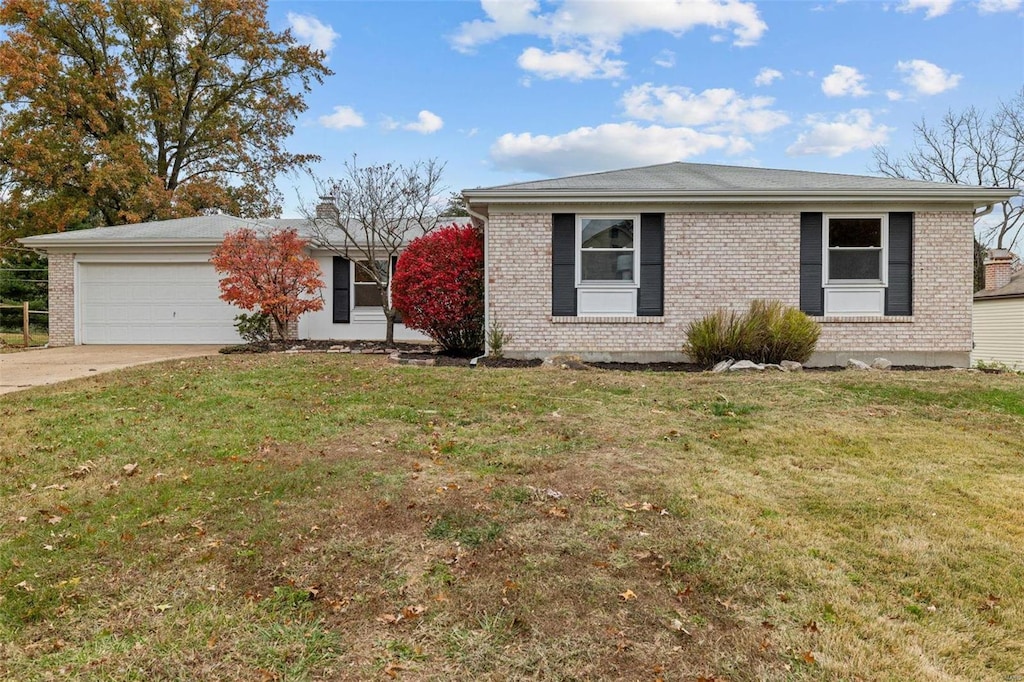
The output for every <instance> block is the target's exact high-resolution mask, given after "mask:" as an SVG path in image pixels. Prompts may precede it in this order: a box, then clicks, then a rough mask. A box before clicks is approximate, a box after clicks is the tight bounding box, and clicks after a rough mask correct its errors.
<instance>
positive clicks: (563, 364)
mask: <svg viewBox="0 0 1024 682" xmlns="http://www.w3.org/2000/svg"><path fill="white" fill-rule="evenodd" d="M541 366H542V367H548V368H555V369H590V368H589V367H588V366H587V365H585V364H584V363H583V361H582V360H581V359H580V356H578V355H552V356H550V357H547V358H544V362H543V364H542V365H541Z"/></svg>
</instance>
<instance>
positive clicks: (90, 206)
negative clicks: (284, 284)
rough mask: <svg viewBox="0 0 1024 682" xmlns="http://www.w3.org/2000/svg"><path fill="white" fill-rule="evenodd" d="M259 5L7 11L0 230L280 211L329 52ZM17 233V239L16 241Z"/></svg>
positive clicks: (191, 2) (240, 1) (0, 81)
mask: <svg viewBox="0 0 1024 682" xmlns="http://www.w3.org/2000/svg"><path fill="white" fill-rule="evenodd" d="M266 9H267V7H266V1H265V0H2V2H0V25H2V27H3V30H4V35H3V38H2V40H0V93H2V97H3V108H2V109H0V165H2V166H3V168H4V170H5V177H4V185H5V192H4V193H3V195H0V202H2V204H3V205H2V206H0V211H2V215H0V219H2V220H3V221H4V222H5V223H8V224H10V223H16V222H21V221H29V222H31V226H30V227H29V228H28V230H27V231H30V232H45V231H51V230H62V229H66V228H67V227H69V226H72V225H76V224H79V225H81V224H85V225H87V226H94V225H115V224H120V223H126V222H138V221H146V220H156V219H163V218H171V217H180V216H188V215H195V214H197V213H200V212H203V211H210V210H218V209H219V210H223V211H226V212H229V213H232V214H235V215H241V216H245V217H264V216H270V215H275V214H276V213H277V212H278V210H279V209H278V204H279V202H280V194H279V192H278V191H277V190H276V188H275V187H274V178H275V176H276V175H277V174H278V173H281V172H285V171H289V170H295V169H298V168H301V167H303V166H305V165H306V164H307V162H310V161H312V160H315V159H316V157H315V156H313V155H309V154H297V153H292V152H290V151H288V150H287V149H285V146H284V142H285V140H286V139H287V137H288V136H289V135H290V134H291V132H292V130H293V127H294V120H295V117H296V115H297V114H299V113H301V112H302V111H304V110H305V109H306V104H305V95H306V93H308V92H309V91H310V88H311V86H312V85H313V84H314V83H315V82H316V83H318V82H322V80H323V77H324V76H325V75H328V74H329V73H330V71H329V70H328V69H327V68H326V67H325V66H324V64H323V61H324V55H323V53H321V52H318V51H315V50H312V49H310V48H309V47H307V46H305V45H301V44H299V43H297V42H296V40H295V39H294V38H293V36H292V35H291V34H290V33H289V32H288V31H285V32H275V31H273V30H271V28H270V25H269V24H268V22H267V17H266ZM19 231H24V230H19Z"/></svg>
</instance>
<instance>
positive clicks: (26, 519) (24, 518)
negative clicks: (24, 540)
mask: <svg viewBox="0 0 1024 682" xmlns="http://www.w3.org/2000/svg"><path fill="white" fill-rule="evenodd" d="M26 521H28V517H27V516H19V517H18V523H25V522H26Z"/></svg>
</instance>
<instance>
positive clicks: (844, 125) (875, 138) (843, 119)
mask: <svg viewBox="0 0 1024 682" xmlns="http://www.w3.org/2000/svg"><path fill="white" fill-rule="evenodd" d="M806 123H807V124H808V125H809V126H810V128H809V129H808V130H806V131H805V132H803V133H800V136H799V137H797V139H796V142H794V143H793V144H791V145H790V146H789V147H788V148H787V149H786V153H787V154H789V155H790V156H808V155H817V154H823V155H825V156H829V157H833V158H834V157H837V156H842V155H843V154H847V153H849V152H852V151H856V150H859V149H870V148H871V147H874V146H875V145H879V144H885V142H886V141H887V140H888V139H889V133H891V132H892V128H889V127H888V126H884V125H881V124H875V122H874V121H873V120H872V118H871V113H870V112H869V111H867V110H865V109H854V110H853V111H850V112H849V113H846V114H840V115H838V116H836V117H835V118H834V119H833V120H831V121H828V120H826V119H824V118H823V117H821V116H808V117H807V119H806Z"/></svg>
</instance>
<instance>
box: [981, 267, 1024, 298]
mask: <svg viewBox="0 0 1024 682" xmlns="http://www.w3.org/2000/svg"><path fill="white" fill-rule="evenodd" d="M1021 297H1024V270H1021V271H1020V272H1018V273H1016V274H1014V275H1011V276H1010V283H1009V284H1006V285H1003V286H1001V287H999V288H998V289H993V290H992V291H985V290H982V291H979V292H978V293H976V294H974V299H975V300H983V299H986V298H1021Z"/></svg>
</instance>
